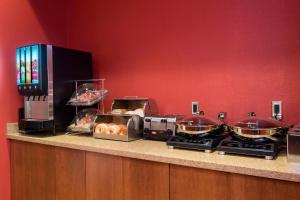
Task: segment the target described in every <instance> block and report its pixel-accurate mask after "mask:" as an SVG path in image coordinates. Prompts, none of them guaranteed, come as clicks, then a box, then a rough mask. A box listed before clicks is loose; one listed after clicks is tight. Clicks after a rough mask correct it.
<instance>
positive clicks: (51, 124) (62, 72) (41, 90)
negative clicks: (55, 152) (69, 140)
mask: <svg viewBox="0 0 300 200" xmlns="http://www.w3.org/2000/svg"><path fill="white" fill-rule="evenodd" d="M16 65H17V66H16V67H17V85H18V91H19V93H20V94H21V95H23V96H24V107H23V108H20V109H19V130H20V132H22V133H31V134H32V133H37V132H49V133H53V134H54V133H55V132H59V131H65V129H66V127H67V126H68V125H69V123H70V122H71V121H72V119H73V117H74V116H75V114H76V110H75V108H74V107H72V106H66V103H67V101H68V100H69V98H70V96H71V95H72V93H73V92H74V89H75V88H74V83H72V81H71V80H85V79H91V78H92V55H91V53H88V52H83V51H78V50H73V49H67V48H62V47H57V46H52V45H46V44H34V45H28V46H23V47H19V48H17V50H16Z"/></svg>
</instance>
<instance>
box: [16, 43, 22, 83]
mask: <svg viewBox="0 0 300 200" xmlns="http://www.w3.org/2000/svg"><path fill="white" fill-rule="evenodd" d="M16 61H17V62H16V65H17V84H18V85H19V84H20V83H21V70H20V49H17V52H16Z"/></svg>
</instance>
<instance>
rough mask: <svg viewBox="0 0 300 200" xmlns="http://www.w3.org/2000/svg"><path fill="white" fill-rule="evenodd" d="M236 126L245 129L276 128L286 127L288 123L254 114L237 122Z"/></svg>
mask: <svg viewBox="0 0 300 200" xmlns="http://www.w3.org/2000/svg"><path fill="white" fill-rule="evenodd" d="M234 127H239V128H245V129H274V128H285V127H287V125H286V124H284V123H283V122H280V121H278V120H275V119H270V118H263V117H255V116H252V117H249V118H247V119H244V120H242V121H239V122H237V123H236V124H235V125H234Z"/></svg>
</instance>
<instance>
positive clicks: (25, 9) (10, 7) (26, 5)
mask: <svg viewBox="0 0 300 200" xmlns="http://www.w3.org/2000/svg"><path fill="white" fill-rule="evenodd" d="M58 2H59V0H54V1H53V0H49V1H39V0H30V1H29V0H1V1H0V97H1V98H0V195H1V197H0V199H1V200H9V199H10V192H9V185H10V183H9V157H8V145H7V141H6V123H7V122H16V121H17V108H18V107H19V105H20V103H21V98H20V96H19V95H18V93H17V88H16V84H15V82H16V75H15V49H16V47H17V46H21V45H24V44H29V43H34V42H41V43H42V42H45V43H47V42H49V43H54V44H61V45H64V44H65V41H66V30H65V22H66V18H65V15H64V13H65V9H66V5H65V4H64V5H62V4H61V3H60V6H58V5H59V4H58ZM54 11H55V15H53V14H51V13H53V12H54Z"/></svg>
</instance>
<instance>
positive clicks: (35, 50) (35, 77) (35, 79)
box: [31, 45, 39, 84]
mask: <svg viewBox="0 0 300 200" xmlns="http://www.w3.org/2000/svg"><path fill="white" fill-rule="evenodd" d="M31 50H32V57H31V61H32V63H31V67H32V83H34V84H37V83H39V46H38V45H35V46H32V47H31Z"/></svg>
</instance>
